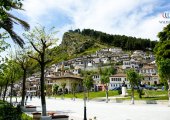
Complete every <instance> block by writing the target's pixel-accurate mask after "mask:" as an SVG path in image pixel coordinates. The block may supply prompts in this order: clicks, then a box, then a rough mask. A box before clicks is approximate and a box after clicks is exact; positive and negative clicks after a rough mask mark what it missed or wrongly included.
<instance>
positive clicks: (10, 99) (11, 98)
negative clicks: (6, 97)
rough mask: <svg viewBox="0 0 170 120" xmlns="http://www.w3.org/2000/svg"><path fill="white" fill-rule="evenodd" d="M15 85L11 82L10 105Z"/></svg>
mask: <svg viewBox="0 0 170 120" xmlns="http://www.w3.org/2000/svg"><path fill="white" fill-rule="evenodd" d="M13 84H14V82H13V81H12V82H11V94H10V104H12V93H13Z"/></svg>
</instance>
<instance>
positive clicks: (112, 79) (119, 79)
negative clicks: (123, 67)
mask: <svg viewBox="0 0 170 120" xmlns="http://www.w3.org/2000/svg"><path fill="white" fill-rule="evenodd" d="M111 81H121V78H111ZM122 81H128V80H127V79H126V78H124V80H122Z"/></svg>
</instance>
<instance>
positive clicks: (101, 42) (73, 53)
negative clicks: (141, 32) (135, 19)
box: [52, 29, 157, 63]
mask: <svg viewBox="0 0 170 120" xmlns="http://www.w3.org/2000/svg"><path fill="white" fill-rule="evenodd" d="M156 43H157V42H156V41H151V40H149V39H142V38H135V37H128V36H125V35H122V36H121V35H110V34H106V33H103V32H100V31H95V30H91V29H84V30H82V31H80V30H79V29H76V30H74V31H73V30H70V31H69V32H66V33H64V35H63V39H62V42H61V44H60V45H59V46H57V47H55V48H53V49H52V50H53V51H54V52H53V56H54V62H53V63H57V62H60V61H63V60H68V59H72V58H75V57H79V56H83V55H88V54H91V53H94V52H96V51H97V50H100V49H102V48H108V47H121V48H122V49H123V50H144V51H147V50H151V51H152V50H153V48H154V47H155V45H156Z"/></svg>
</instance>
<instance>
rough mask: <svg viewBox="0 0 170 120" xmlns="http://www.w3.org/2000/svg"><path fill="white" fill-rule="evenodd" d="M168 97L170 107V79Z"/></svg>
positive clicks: (169, 81)
mask: <svg viewBox="0 0 170 120" xmlns="http://www.w3.org/2000/svg"><path fill="white" fill-rule="evenodd" d="M168 98H169V101H168V107H170V79H169V80H168Z"/></svg>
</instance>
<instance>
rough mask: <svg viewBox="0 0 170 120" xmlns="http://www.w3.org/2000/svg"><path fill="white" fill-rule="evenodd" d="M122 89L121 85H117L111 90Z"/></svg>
mask: <svg viewBox="0 0 170 120" xmlns="http://www.w3.org/2000/svg"><path fill="white" fill-rule="evenodd" d="M121 89H122V87H121V86H119V87H115V88H113V89H112V90H121Z"/></svg>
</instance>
